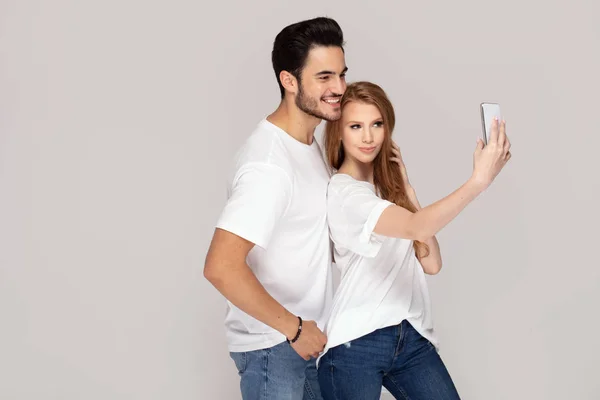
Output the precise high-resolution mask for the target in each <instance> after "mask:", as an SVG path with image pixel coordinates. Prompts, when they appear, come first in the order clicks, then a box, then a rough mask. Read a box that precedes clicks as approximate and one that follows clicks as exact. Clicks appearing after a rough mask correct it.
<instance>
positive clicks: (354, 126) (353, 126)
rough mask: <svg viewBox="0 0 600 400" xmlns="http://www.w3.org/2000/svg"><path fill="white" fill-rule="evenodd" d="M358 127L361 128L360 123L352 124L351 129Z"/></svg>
mask: <svg viewBox="0 0 600 400" xmlns="http://www.w3.org/2000/svg"><path fill="white" fill-rule="evenodd" d="M358 128H360V125H358V124H354V125H350V129H358Z"/></svg>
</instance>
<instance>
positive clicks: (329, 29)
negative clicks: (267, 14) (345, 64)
mask: <svg viewBox="0 0 600 400" xmlns="http://www.w3.org/2000/svg"><path fill="white" fill-rule="evenodd" d="M317 46H326V47H328V46H335V47H340V48H341V49H342V50H343V49H344V34H343V33H342V28H340V26H339V25H338V23H337V22H336V21H335V20H333V19H331V18H327V17H318V18H313V19H309V20H306V21H300V22H297V23H295V24H292V25H289V26H286V27H285V28H283V30H282V31H281V32H279V34H278V35H277V37H275V42H274V43H273V51H272V53H271V61H272V62H273V69H274V70H275V77H276V78H277V83H278V84H279V90H280V91H281V98H282V99H283V97H284V95H285V90H284V88H283V85H282V84H281V81H280V80H279V74H280V73H281V71H288V72H289V73H291V74H292V75H294V77H296V79H298V80H300V75H301V74H302V69H303V68H304V65H305V64H306V58H307V57H308V53H309V51H310V50H311V49H312V48H314V47H317Z"/></svg>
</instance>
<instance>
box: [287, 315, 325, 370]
mask: <svg viewBox="0 0 600 400" xmlns="http://www.w3.org/2000/svg"><path fill="white" fill-rule="evenodd" d="M296 322H298V320H297V319H296ZM296 332H298V324H296V326H295V329H294V330H293V331H292V330H291V329H290V330H289V335H288V336H287V338H288V339H289V340H292V339H293V338H294V337H295V336H296ZM326 343H327V336H325V334H324V333H323V332H321V330H320V329H319V328H318V327H317V323H316V322H315V321H302V332H301V333H300V336H299V337H298V340H297V341H296V342H295V343H292V344H291V346H292V348H293V349H294V350H295V351H296V353H298V354H299V355H300V357H302V358H304V359H305V360H306V361H308V360H310V358H311V357H314V358H317V357H319V353H321V352H322V351H323V349H324V348H325V344H326Z"/></svg>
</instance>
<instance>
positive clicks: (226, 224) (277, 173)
mask: <svg viewBox="0 0 600 400" xmlns="http://www.w3.org/2000/svg"><path fill="white" fill-rule="evenodd" d="M291 195H292V182H291V180H290V178H289V176H288V175H287V174H286V173H285V171H284V170H283V169H281V168H280V167H278V166H275V165H271V164H262V163H251V164H246V165H244V166H242V167H241V168H240V169H239V170H238V171H237V173H236V174H235V177H234V179H233V181H232V183H231V188H230V191H229V198H228V200H227V203H226V204H225V208H224V209H223V211H222V213H221V216H220V217H219V220H218V222H217V228H221V229H223V230H226V231H228V232H231V233H233V234H235V235H237V236H240V237H242V238H244V239H246V240H248V241H250V242H252V243H254V244H255V245H257V246H260V247H262V248H264V249H266V248H267V247H268V244H269V241H270V239H271V236H272V235H273V232H274V231H275V229H276V225H277V221H278V220H279V219H280V218H281V217H282V216H283V215H284V213H285V211H286V209H287V207H288V205H289V203H290V200H291Z"/></svg>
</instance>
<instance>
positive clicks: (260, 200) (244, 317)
mask: <svg viewBox="0 0 600 400" xmlns="http://www.w3.org/2000/svg"><path fill="white" fill-rule="evenodd" d="M328 181H329V171H328V169H327V167H326V164H325V162H324V160H323V157H322V153H321V151H320V148H319V145H318V144H317V141H316V140H313V143H312V144H311V145H306V144H304V143H302V142H299V141H297V140H296V139H294V138H292V137H291V136H290V135H288V134H287V133H286V132H284V131H283V130H281V129H279V128H278V127H277V126H275V125H273V124H272V123H270V122H268V121H267V120H266V119H263V120H262V121H261V122H260V123H259V125H258V127H257V128H256V130H255V131H254V133H253V134H252V135H251V136H250V137H249V138H248V140H247V141H246V143H245V144H244V146H243V147H242V148H241V150H240V151H239V152H238V153H237V155H236V158H235V165H234V169H233V174H232V176H231V178H230V183H229V188H228V200H227V204H226V205H225V208H224V210H223V212H222V214H221V216H220V218H219V221H218V223H217V227H218V228H221V229H224V230H226V231H229V232H231V233H234V234H236V235H238V236H240V237H242V238H244V239H246V240H248V241H250V242H252V243H254V244H255V246H254V247H253V248H252V250H251V251H250V253H249V254H248V257H247V262H248V265H249V266H250V268H251V269H252V271H253V272H254V274H255V275H256V277H257V278H258V280H259V281H260V282H261V283H262V285H263V286H264V287H265V289H266V290H267V292H269V294H270V295H271V296H273V297H274V298H275V300H277V301H278V302H279V303H281V304H282V305H283V306H284V307H285V308H286V309H287V310H289V311H290V312H291V313H293V314H295V315H299V316H300V317H302V319H304V320H314V321H316V322H317V324H318V326H319V327H320V328H321V329H324V323H325V318H326V317H327V314H328V311H329V306H330V304H331V298H332V296H333V293H332V292H333V290H332V280H331V247H330V240H329V233H328V226H327V204H326V201H327V200H326V195H327V184H328ZM227 306H228V307H227V315H226V318H225V327H226V332H227V342H228V347H229V351H233V352H238V351H252V350H258V349H264V348H268V347H272V346H274V345H277V344H279V343H281V342H283V341H284V340H285V336H284V335H282V334H281V333H279V332H277V331H275V330H274V329H272V328H270V327H269V326H267V325H265V324H263V323H262V322H260V321H258V320H256V319H255V318H253V317H251V316H249V315H248V314H246V313H244V312H242V311H241V310H240V309H238V308H237V307H235V306H234V305H232V304H231V303H230V302H227Z"/></svg>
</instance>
